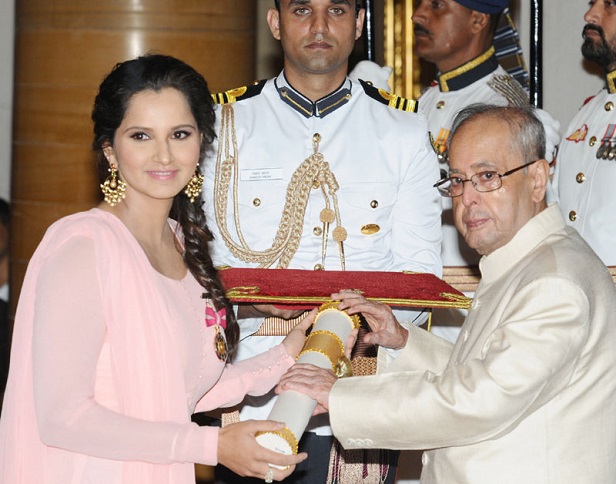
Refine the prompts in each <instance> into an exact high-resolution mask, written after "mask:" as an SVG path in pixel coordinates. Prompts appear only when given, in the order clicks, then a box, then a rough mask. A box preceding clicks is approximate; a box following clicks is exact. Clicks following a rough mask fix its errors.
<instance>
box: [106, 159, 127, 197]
mask: <svg viewBox="0 0 616 484" xmlns="http://www.w3.org/2000/svg"><path fill="white" fill-rule="evenodd" d="M109 172H110V173H111V175H109V176H108V177H107V179H106V180H105V182H104V183H102V184H101V186H100V187H101V190H102V192H103V195H104V196H105V202H107V203H108V204H109V205H111V206H112V207H115V206H116V205H117V204H118V203H120V202H121V201H122V200H124V198H125V197H126V183H124V182H123V181H122V180H119V179H118V169H117V168H116V166H115V165H113V164H109Z"/></svg>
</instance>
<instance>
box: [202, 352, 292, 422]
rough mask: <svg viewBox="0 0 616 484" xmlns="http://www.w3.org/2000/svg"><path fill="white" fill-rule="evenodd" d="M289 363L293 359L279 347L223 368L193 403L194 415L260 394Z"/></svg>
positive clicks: (280, 374) (275, 380) (273, 382)
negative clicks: (247, 396) (202, 394)
mask: <svg viewBox="0 0 616 484" xmlns="http://www.w3.org/2000/svg"><path fill="white" fill-rule="evenodd" d="M293 363H295V360H294V359H293V357H292V356H291V355H289V353H287V350H286V349H285V347H284V345H282V344H279V345H277V346H274V347H273V348H271V349H270V350H268V351H266V352H264V353H261V354H260V355H258V356H254V357H252V358H248V359H246V360H242V361H239V362H237V363H234V364H231V365H227V366H226V367H225V370H224V372H223V374H222V376H221V377H220V380H219V381H218V383H216V385H214V387H213V388H212V389H210V391H209V392H207V393H206V394H205V395H204V396H203V398H201V400H200V401H199V402H198V403H197V408H196V410H195V412H205V411H208V410H212V409H215V408H220V407H230V406H232V405H235V404H237V403H239V402H241V401H242V400H243V399H244V395H246V394H248V395H264V394H265V393H267V392H268V391H270V390H271V389H272V388H273V387H274V385H276V384H277V383H278V381H279V380H280V377H281V376H282V375H283V374H284V373H285V372H286V371H287V370H288V369H289V368H290V367H291V366H292V365H293Z"/></svg>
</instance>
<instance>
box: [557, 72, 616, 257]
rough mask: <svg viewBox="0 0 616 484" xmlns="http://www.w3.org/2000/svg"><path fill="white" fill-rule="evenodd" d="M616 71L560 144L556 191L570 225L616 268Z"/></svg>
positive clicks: (579, 112)
mask: <svg viewBox="0 0 616 484" xmlns="http://www.w3.org/2000/svg"><path fill="white" fill-rule="evenodd" d="M614 79H616V71H614V72H610V73H609V74H608V75H607V88H606V89H603V90H602V91H600V92H599V93H598V94H597V95H596V96H595V97H593V98H592V99H591V100H589V101H588V102H587V103H586V104H585V105H584V106H583V107H582V108H581V109H580V110H579V111H578V113H577V114H576V115H575V117H574V118H573V120H572V121H571V123H570V124H569V127H568V128H567V131H566V132H565V134H564V137H563V140H562V142H561V144H560V148H559V152H558V158H557V162H556V178H555V186H556V187H557V190H558V197H559V199H560V208H561V210H562V213H563V215H564V217H565V219H566V220H567V223H568V224H569V225H571V226H572V227H575V228H576V229H577V231H578V232H579V233H580V234H581V235H582V237H584V239H586V241H587V242H588V243H589V244H590V246H591V247H592V248H593V249H594V251H595V252H596V253H597V255H598V256H599V257H600V258H601V260H602V261H603V263H604V264H606V265H608V266H614V265H616V224H615V223H614V216H615V214H616V197H615V196H614V185H615V183H616V87H615V84H614Z"/></svg>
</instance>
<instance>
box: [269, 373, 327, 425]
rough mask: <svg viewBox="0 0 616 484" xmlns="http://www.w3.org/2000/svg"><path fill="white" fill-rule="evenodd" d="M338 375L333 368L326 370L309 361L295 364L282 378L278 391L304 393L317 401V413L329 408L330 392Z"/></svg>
mask: <svg viewBox="0 0 616 484" xmlns="http://www.w3.org/2000/svg"><path fill="white" fill-rule="evenodd" d="M337 379H338V377H337V376H336V375H335V373H334V372H333V371H331V370H325V369H323V368H319V367H318V366H314V365H310V364H307V363H297V364H295V365H293V366H292V367H291V368H290V369H289V371H287V372H286V373H285V374H284V375H283V377H282V378H281V379H280V383H279V384H278V386H277V387H276V393H280V392H281V391H287V390H293V391H295V392H299V393H304V394H306V395H308V396H309V397H310V398H312V399H313V400H316V402H317V408H316V409H315V411H314V414H315V415H318V414H320V413H325V412H327V411H328V410H329V403H328V402H329V393H330V391H331V389H332V387H333V386H334V383H336V380H337Z"/></svg>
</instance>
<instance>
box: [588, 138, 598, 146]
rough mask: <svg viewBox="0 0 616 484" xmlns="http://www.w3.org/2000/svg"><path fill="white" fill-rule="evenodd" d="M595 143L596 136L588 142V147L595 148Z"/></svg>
mask: <svg viewBox="0 0 616 484" xmlns="http://www.w3.org/2000/svg"><path fill="white" fill-rule="evenodd" d="M596 142H597V137H596V136H592V137H591V138H590V139H589V140H588V144H589V145H590V146H595V143H596Z"/></svg>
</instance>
